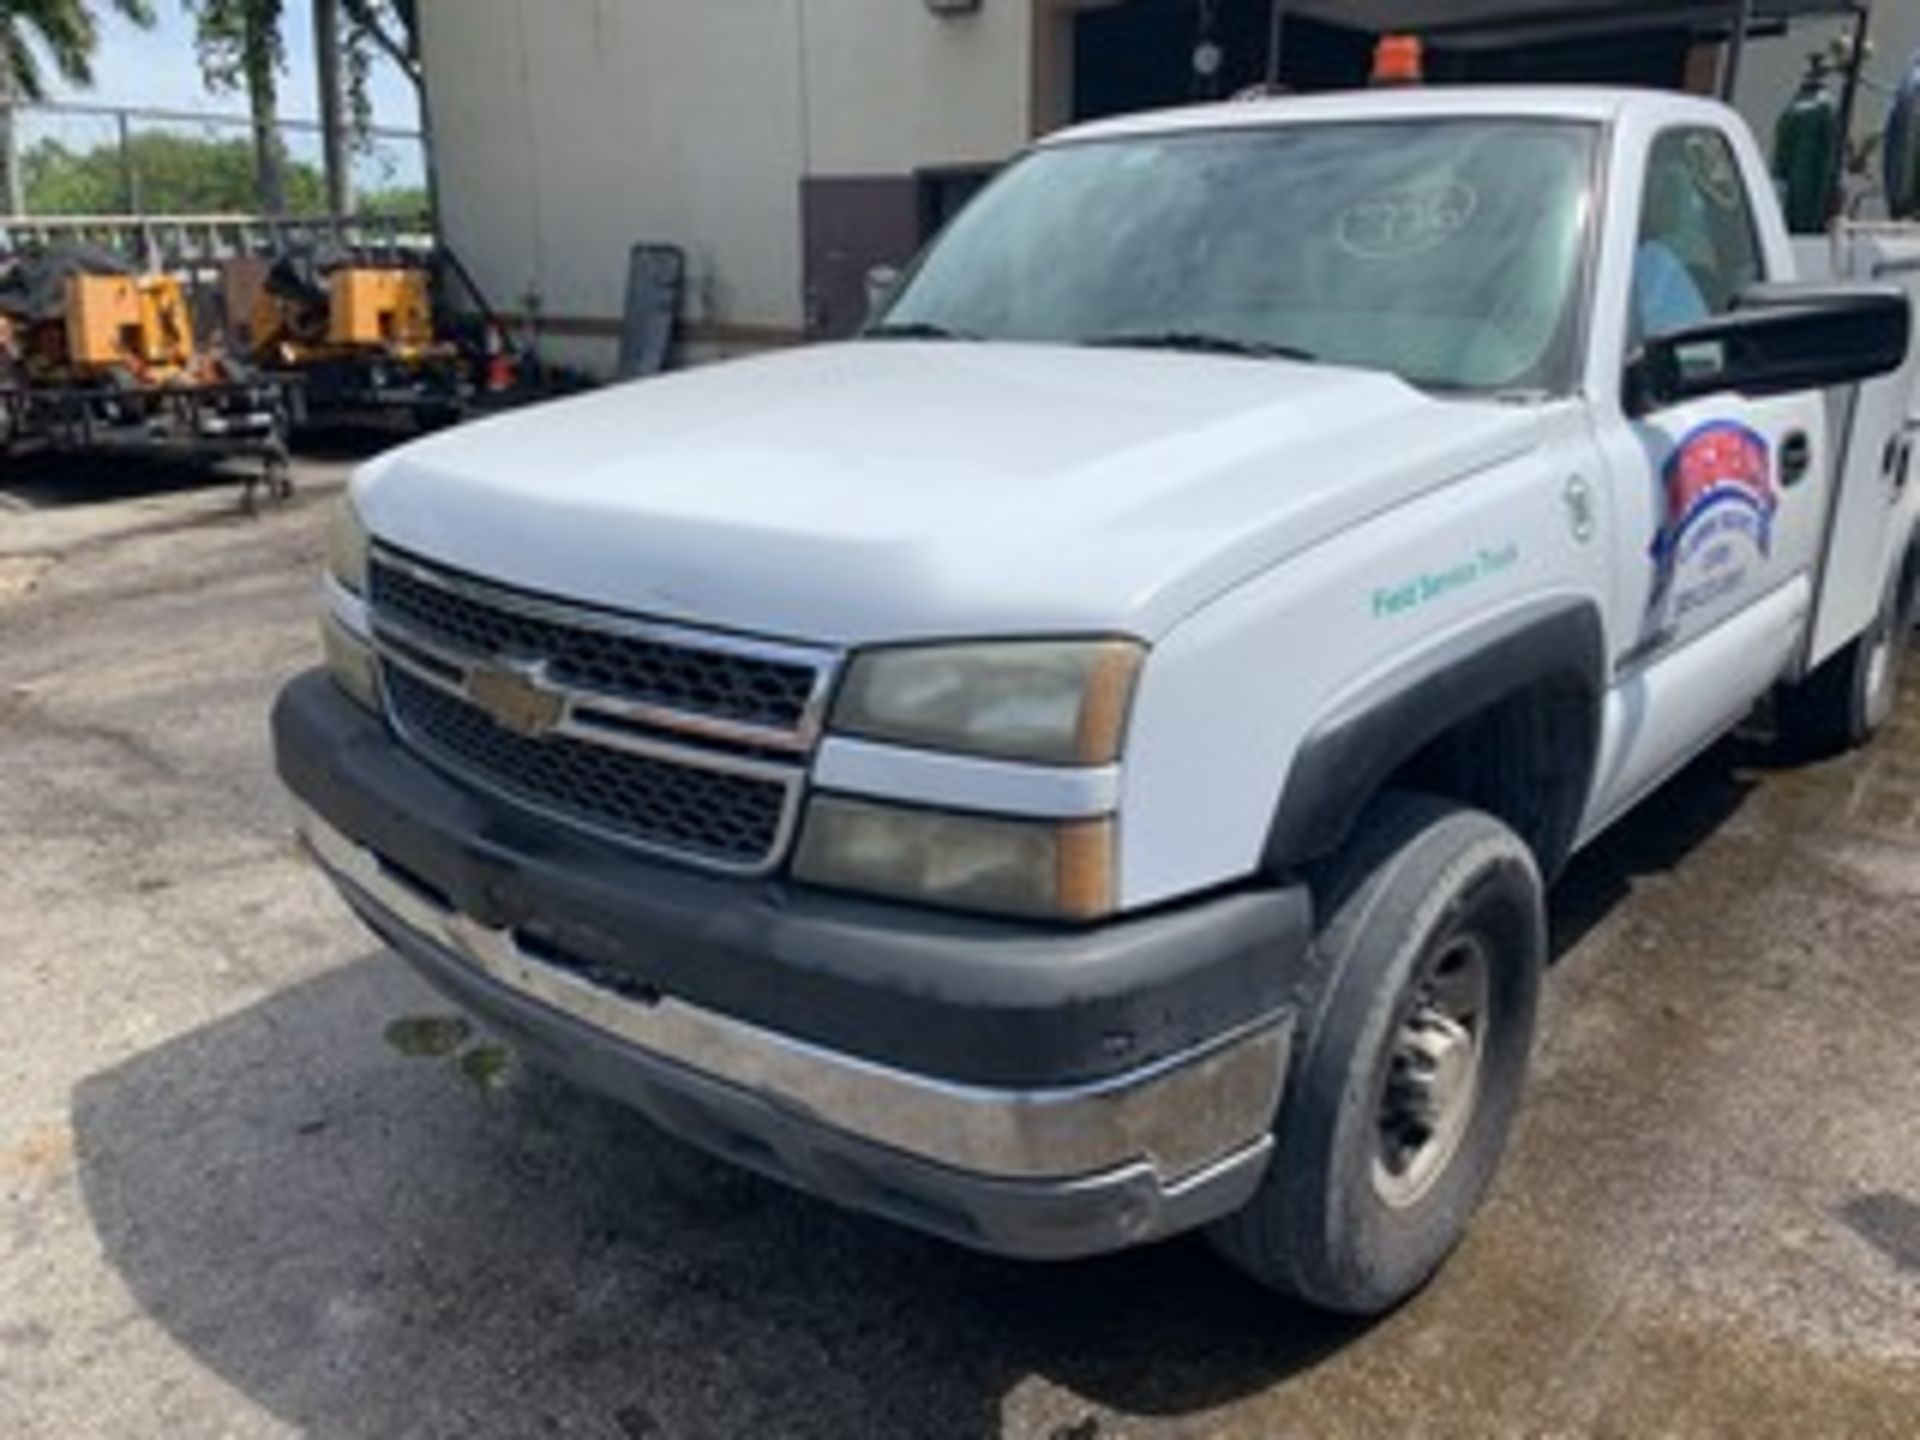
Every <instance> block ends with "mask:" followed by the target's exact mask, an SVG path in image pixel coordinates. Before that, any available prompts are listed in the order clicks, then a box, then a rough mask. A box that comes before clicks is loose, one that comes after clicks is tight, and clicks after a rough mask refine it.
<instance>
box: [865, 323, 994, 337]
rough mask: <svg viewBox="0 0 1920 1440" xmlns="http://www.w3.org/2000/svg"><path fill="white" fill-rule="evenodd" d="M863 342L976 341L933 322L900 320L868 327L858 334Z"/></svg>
mask: <svg viewBox="0 0 1920 1440" xmlns="http://www.w3.org/2000/svg"><path fill="white" fill-rule="evenodd" d="M860 338H861V339H863V340H978V339H979V338H980V337H979V336H978V335H969V334H968V333H967V332H966V331H964V330H955V329H954V328H952V327H951V326H949V325H941V324H939V323H938V322H936V321H933V320H901V321H899V322H897V323H895V324H891V325H884V324H883V325H869V326H868V327H867V328H866V329H865V330H862V331H861V332H860Z"/></svg>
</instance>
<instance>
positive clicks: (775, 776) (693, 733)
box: [368, 546, 842, 875]
mask: <svg viewBox="0 0 1920 1440" xmlns="http://www.w3.org/2000/svg"><path fill="white" fill-rule="evenodd" d="M373 558H374V563H375V564H377V565H385V566H388V567H390V568H392V569H394V570H399V571H403V572H404V573H406V574H407V575H408V576H409V577H411V578H412V579H414V580H416V581H419V582H420V583H422V584H426V585H432V586H436V587H438V588H440V589H443V590H446V591H447V592H449V593H450V594H454V595H457V596H459V597H460V598H461V599H462V600H464V601H466V602H468V603H470V604H473V605H476V606H481V607H489V608H493V609H497V610H501V611H504V612H507V613H509V614H514V615H524V616H527V617H529V618H532V619H537V620H538V621H540V622H541V623H543V624H545V625H549V626H556V627H571V628H576V629H592V630H595V631H598V632H600V633H603V634H613V635H619V636H630V637H633V638H636V639H641V640H644V641H647V642H650V643H652V644H656V645H665V646H683V647H685V648H687V649H689V650H694V651H699V652H703V653H704V654H707V655H719V656H738V657H741V658H745V659H752V660H771V661H774V662H776V663H780V664H786V665H804V666H807V667H809V668H810V669H811V670H812V673H813V681H812V686H811V690H810V693H809V695H808V698H807V703H806V707H805V710H804V711H803V713H802V715H801V717H800V721H799V724H798V725H797V726H796V727H795V728H793V729H780V728H777V727H772V726H765V725H759V724H750V723H744V722H739V721H732V720H727V719H724V718H720V717H715V716H709V715H703V714H697V713H693V712H689V711H684V710H678V709H674V708H671V707H666V706H659V705H653V704H648V703H644V702H640V701H636V700H633V699H631V698H628V697H623V696H619V695H613V694H609V693H606V692H604V691H601V690H597V689H587V688H583V687H581V686H578V685H574V684H570V683H560V682H557V681H554V680H552V679H551V678H550V677H548V676H545V675H542V677H541V680H540V685H541V687H542V689H543V690H546V691H548V692H550V693H551V694H552V695H553V697H554V698H555V700H556V701H557V702H558V715H557V718H556V719H555V721H554V723H553V724H552V726H551V728H549V729H547V730H545V731H543V732H542V733H543V735H550V736H552V737H554V738H556V739H563V740H568V741H572V742H575V743H576V744H581V745H591V746H595V747H599V748H601V749H605V750H608V751H613V752H624V753H627V754H630V755H633V756H635V757H638V758H640V759H644V760H648V761H654V762H659V763H662V764H667V765H672V766H678V767H684V768H686V769H689V770H698V771H705V772H709V773H713V774H718V775H725V776H732V777H739V778H742V779H747V780H752V781H756V782H761V783H764V784H770V785H777V786H779V787H780V789H781V792H782V800H781V806H780V814H779V819H778V822H777V824H776V826H775V827H774V832H773V834H772V836H771V839H770V843H769V845H768V848H767V850H766V851H765V853H764V854H761V855H759V856H757V857H755V858H754V859H753V860H752V861H750V862H749V861H746V860H741V861H733V860H729V859H727V858H725V857H723V856H720V855H717V854H714V853H711V852H708V851H705V850H701V849H696V848H691V847H688V846H684V845H679V844H673V843H665V842H661V841H659V840H654V839H649V838H648V837H646V836H644V835H641V834H638V833H635V832H633V831H629V830H626V829H623V828H621V827H620V826H618V825H616V824H603V823H597V822H596V821H595V820H593V819H592V818H590V817H588V816H586V815H583V814H582V813H580V811H579V809H578V807H577V806H571V805H566V804H564V803H563V802H562V801H560V799H559V798H558V797H557V796H555V797H553V798H552V803H548V804H543V803H541V802H540V801H539V800H538V799H537V798H534V797H533V796H532V795H530V794H529V793H528V791H527V789H526V787H524V786H516V785H514V784H512V783H510V782H508V781H507V779H506V777H505V776H504V775H502V776H500V777H494V776H491V775H489V774H488V772H487V770H486V769H485V768H483V767H481V766H477V765H474V764H469V763H467V761H466V760H464V759H463V758H462V757H461V756H459V755H457V754H453V753H450V752H449V750H448V748H447V747H446V746H445V745H442V744H439V743H437V742H436V741H435V739H434V738H433V737H432V736H429V735H426V734H423V733H421V732H419V730H418V729H417V728H416V727H414V726H412V725H410V724H409V723H408V720H407V717H406V716H405V715H404V714H403V713H402V706H401V705H400V704H399V703H398V701H397V699H396V696H395V694H394V689H395V687H394V686H393V685H391V684H389V685H387V686H385V687H383V688H384V689H385V691H386V695H385V700H386V710H387V717H388V720H389V722H390V723H391V724H392V725H393V727H394V730H395V733H396V734H397V735H398V736H399V738H400V739H401V741H402V742H403V743H405V744H406V745H407V746H408V747H409V748H411V749H413V750H414V751H416V752H417V753H419V754H421V755H422V756H424V757H425V758H427V759H429V760H431V761H432V762H433V763H434V764H436V765H438V766H439V767H441V768H442V769H444V770H446V771H447V772H449V773H450V774H453V775H455V776H456V777H458V778H459V779H461V780H462V781H463V782H465V783H467V784H470V785H472V786H474V787H475V788H476V789H479V790H483V791H485V792H487V793H488V794H491V795H494V796H496V797H498V798H500V799H502V800H504V801H506V802H507V803H509V804H512V805H515V806H518V807H520V808H523V809H529V810H533V811H535V812H537V813H539V814H542V815H545V816H547V817H548V818H550V819H552V820H553V821H554V822H555V823H556V824H560V825H565V826H568V827H570V828H573V829H576V830H581V831H585V832H587V833H590V834H593V835H596V836H599V837H600V838H603V839H606V840H609V841H612V842H614V843H616V844H619V845H622V846H624V847H627V848H629V849H632V850H636V851H639V852H642V853H645V854H650V855H658V856H660V857H662V858H666V859H672V860H676V861H679V862H681V863H684V864H687V865H690V866H695V867H698V868H701V869H706V870H713V871H719V872H723V873H729V874H739V875H764V874H767V873H770V872H771V871H773V870H776V869H777V868H779V866H780V865H781V864H782V863H783V862H784V861H785V859H786V856H787V853H788V851H789V850H790V849H791V847H792V843H793V839H794V833H795V831H796V830H797V829H798V827H799V819H800V809H801V800H802V796H803V791H804V789H805V785H806V780H807V758H808V756H809V755H810V753H811V752H812V750H813V749H814V748H815V747H816V745H817V744H818V741H819V737H820V733H821V731H822V729H823V728H824V719H825V709H826V703H827V699H828V696H829V694H830V693H831V689H832V684H833V680H834V677H835V676H836V674H837V673H838V669H839V665H840V662H841V658H842V657H841V655H840V653H839V652H837V651H833V650H827V649H818V648H809V647H802V646H795V645H787V644H781V643H776V642H761V641H756V640H748V639H744V638H741V637H738V636H733V635H726V634H714V633H711V632H706V631H696V630H691V629H687V628H685V627H682V626H676V625H668V624H658V623H655V622H653V621H649V620H641V619H637V618H629V617H625V616H619V615H613V614H609V613H608V612H606V611H602V610H594V609H589V608H586V607H576V606H572V605H569V604H566V603H565V602H561V601H554V600H547V599H544V598H540V597H535V596H529V595H524V594H521V593H519V592H516V591H510V590H504V589H501V588H500V587H497V586H494V585H490V584H487V583H485V582H482V581H477V580H472V579H470V578H468V577H466V576H461V575H454V574H450V573H448V572H445V571H442V570H440V569H439V568H438V567H435V566H431V565H427V564H424V563H422V562H420V561H417V560H414V559H413V558H411V557H409V556H406V555H402V554H399V553H397V552H395V551H392V550H389V549H386V548H385V547H379V546H376V547H375V551H374V557H373ZM368 614H369V618H370V621H371V627H370V628H371V632H372V634H371V638H372V641H373V645H374V648H375V650H376V651H377V652H378V654H379V656H380V659H381V662H382V664H383V665H385V666H388V667H391V668H392V669H393V670H395V671H397V672H402V673H404V674H405V675H406V676H407V677H409V678H411V679H413V680H416V681H418V682H420V683H422V684H424V685H428V686H431V687H433V688H434V689H435V690H437V691H439V692H440V693H442V694H444V695H446V696H448V697H450V698H452V699H455V700H458V701H460V702H461V703H462V704H464V705H468V706H472V707H473V708H474V709H475V710H476V711H477V712H478V713H479V714H480V715H481V716H483V717H485V718H486V719H487V720H488V721H489V722H490V723H494V724H498V719H497V717H495V716H493V715H492V714H491V712H489V711H488V710H487V709H486V707H484V706H482V705H480V704H479V703H477V701H476V698H475V696H474V694H473V693H472V691H471V690H470V689H469V683H470V679H471V677H472V676H473V675H474V674H476V673H478V672H482V671H486V670H492V669H495V668H497V667H499V666H500V665H501V664H502V663H503V662H506V661H513V660H535V661H537V660H538V659H540V658H541V657H538V656H510V655H502V654H497V653H483V652H479V651H476V650H473V649H469V648H467V647H464V646H459V645H454V644H450V643H448V642H447V641H446V640H445V639H443V638H441V637H438V636H429V635H426V634H423V633H421V631H420V630H419V629H418V628H416V627H414V626H412V625H409V624H407V623H405V622H402V621H397V620H395V618H394V617H393V616H392V615H391V614H390V613H387V612H385V611H383V609H382V607H381V606H380V605H379V604H378V603H374V602H370V603H369V606H368ZM530 743H537V742H530Z"/></svg>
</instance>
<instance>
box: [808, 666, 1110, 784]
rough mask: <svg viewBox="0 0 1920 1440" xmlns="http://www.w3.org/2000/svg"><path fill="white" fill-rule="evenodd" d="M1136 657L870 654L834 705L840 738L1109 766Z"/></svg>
mask: <svg viewBox="0 0 1920 1440" xmlns="http://www.w3.org/2000/svg"><path fill="white" fill-rule="evenodd" d="M1144 653H1145V652H1144V651H1143V650H1142V648H1141V647H1140V646H1139V645H1137V644H1135V643H1134V642H1133V641H1131V640H1021V641H1008V642H1005V643H1001V644H981V645H935V646H926V647H924V648H910V649H909V648H903V649H898V650H870V651H867V652H866V653H864V654H861V655H856V656H855V657H854V660H853V664H852V665H851V666H850V667H849V669H848V671H847V678H846V683H845V685H844V686H843V687H842V688H841V691H840V698H839V700H838V701H837V702H836V704H835V705H834V711H833V729H834V730H835V731H837V732H838V733H840V734H845V735H858V736H863V737H865V738H868V739H872V740H888V741H894V742H897V743H899V744H902V745H917V746H922V747H924V748H926V749H930V750H948V751H954V752H958V753H960V754H967V755H985V756H992V757H994V758H996V759H1002V760H1030V761H1037V762H1040V763H1042V764H1050V765H1106V764H1110V763H1111V762H1112V761H1114V760H1116V759H1118V758H1119V755H1120V742H1121V740H1122V738H1123V736H1124V732H1125V729H1126V723H1127V707H1128V705H1129V703H1130V702H1131V700H1132V698H1133V682H1134V677H1135V676H1136V675H1137V674H1138V673H1139V670H1140V660H1141V656H1142V655H1143V654H1144Z"/></svg>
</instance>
